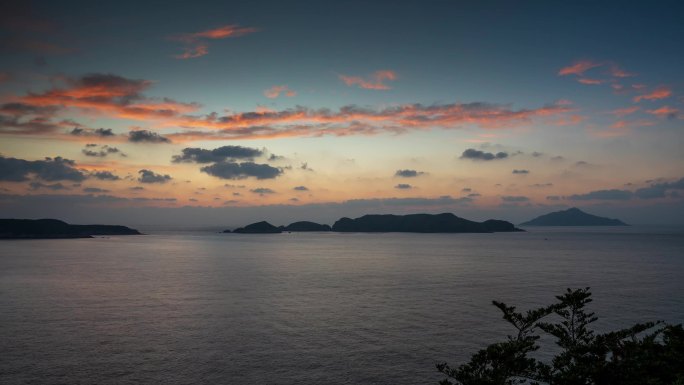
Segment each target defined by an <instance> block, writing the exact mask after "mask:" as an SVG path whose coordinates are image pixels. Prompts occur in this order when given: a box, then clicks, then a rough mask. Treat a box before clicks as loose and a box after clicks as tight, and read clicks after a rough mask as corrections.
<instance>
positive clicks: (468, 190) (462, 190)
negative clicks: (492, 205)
mask: <svg viewBox="0 0 684 385" xmlns="http://www.w3.org/2000/svg"><path fill="white" fill-rule="evenodd" d="M471 191H473V189H471V188H470V187H464V188H463V189H461V192H471Z"/></svg>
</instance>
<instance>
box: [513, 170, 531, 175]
mask: <svg viewBox="0 0 684 385" xmlns="http://www.w3.org/2000/svg"><path fill="white" fill-rule="evenodd" d="M529 173H530V170H513V171H512V174H522V175H525V174H529Z"/></svg>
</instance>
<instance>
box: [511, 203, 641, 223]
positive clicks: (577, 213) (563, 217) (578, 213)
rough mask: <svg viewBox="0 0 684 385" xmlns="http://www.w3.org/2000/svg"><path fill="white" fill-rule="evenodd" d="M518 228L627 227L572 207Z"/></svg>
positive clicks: (543, 216) (616, 221)
mask: <svg viewBox="0 0 684 385" xmlns="http://www.w3.org/2000/svg"><path fill="white" fill-rule="evenodd" d="M520 226H629V225H628V224H626V223H625V222H623V221H621V220H619V219H611V218H604V217H599V216H596V215H592V214H588V213H585V212H584V211H582V210H580V209H578V208H576V207H573V208H571V209H567V210H563V211H556V212H553V213H549V214H546V215H542V216H539V217H536V218H534V219H532V220H531V221H527V222H525V223H521V224H520Z"/></svg>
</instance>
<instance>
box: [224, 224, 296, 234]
mask: <svg viewBox="0 0 684 385" xmlns="http://www.w3.org/2000/svg"><path fill="white" fill-rule="evenodd" d="M230 232H231V231H230V230H225V231H224V233H230ZM282 232H283V231H282V230H281V229H279V228H277V227H275V226H273V225H272V224H270V223H268V222H266V221H261V222H257V223H252V224H251V225H247V226H245V227H240V228H237V229H235V230H233V233H237V234H279V233H282Z"/></svg>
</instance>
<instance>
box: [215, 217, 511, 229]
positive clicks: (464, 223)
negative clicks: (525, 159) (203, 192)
mask: <svg viewBox="0 0 684 385" xmlns="http://www.w3.org/2000/svg"><path fill="white" fill-rule="evenodd" d="M282 231H289V232H296V231H336V232H344V233H349V232H354V233H397V232H399V233H495V232H513V231H524V230H521V229H518V228H516V227H515V226H514V225H513V224H512V223H510V222H506V221H502V220H496V219H490V220H487V221H484V222H475V221H470V220H467V219H463V218H459V217H457V216H456V215H454V214H451V213H444V214H410V215H391V214H387V215H364V216H362V217H360V218H356V219H351V218H341V219H339V220H338V221H336V222H335V223H334V224H333V226H332V227H330V226H328V225H321V224H318V223H315V222H308V221H302V222H295V223H292V224H290V225H288V226H280V227H276V226H273V225H271V224H270V223H268V222H265V221H262V222H257V223H253V224H251V225H248V226H245V227H241V228H238V229H236V230H235V231H233V232H234V233H243V234H244V233H249V234H272V233H280V232H282ZM224 232H225V233H229V232H231V231H230V230H226V231H224Z"/></svg>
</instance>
